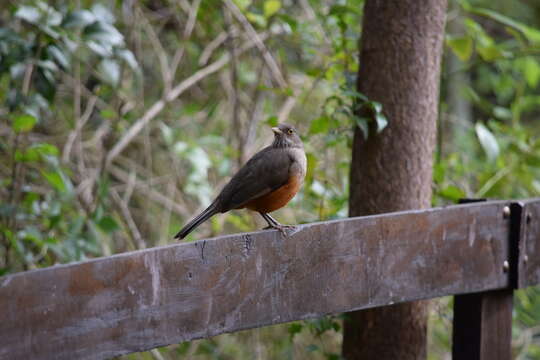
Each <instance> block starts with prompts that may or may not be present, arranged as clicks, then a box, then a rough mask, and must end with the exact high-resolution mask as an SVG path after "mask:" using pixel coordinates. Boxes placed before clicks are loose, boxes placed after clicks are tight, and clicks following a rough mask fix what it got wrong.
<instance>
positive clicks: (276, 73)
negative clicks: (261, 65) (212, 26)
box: [224, 0, 287, 89]
mask: <svg viewBox="0 0 540 360" xmlns="http://www.w3.org/2000/svg"><path fill="white" fill-rule="evenodd" d="M224 2H225V5H227V8H229V10H231V12H232V14H233V15H234V17H235V18H236V20H238V21H239V22H240V23H241V24H242V26H243V27H244V30H246V32H247V34H248V36H249V37H250V38H251V39H253V41H254V42H255V45H256V46H257V49H259V51H260V52H261V54H262V56H263V59H264V61H265V62H266V64H267V65H268V68H269V69H270V73H271V74H272V77H273V78H274V80H275V81H276V83H277V84H278V86H279V87H280V88H281V89H286V88H287V82H286V81H285V78H284V77H283V74H282V73H281V70H280V68H279V66H278V64H277V62H276V60H275V59H274V57H273V56H272V54H271V53H270V51H269V50H268V48H267V47H266V45H265V44H264V42H263V40H262V39H261V37H260V36H259V34H257V31H255V29H254V28H253V26H252V25H251V23H250V22H249V20H248V19H247V18H246V17H245V16H244V14H242V12H241V11H240V9H239V8H238V7H237V6H236V4H234V3H233V2H232V1H231V0H224Z"/></svg>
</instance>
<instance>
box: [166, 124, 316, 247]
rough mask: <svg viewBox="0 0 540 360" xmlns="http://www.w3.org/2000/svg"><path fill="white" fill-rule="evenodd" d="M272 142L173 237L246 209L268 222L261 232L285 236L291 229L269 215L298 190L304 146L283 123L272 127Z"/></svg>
mask: <svg viewBox="0 0 540 360" xmlns="http://www.w3.org/2000/svg"><path fill="white" fill-rule="evenodd" d="M272 131H273V132H274V140H273V142H272V144H271V145H269V146H267V147H265V148H264V149H262V150H261V151H259V152H258V153H256V154H255V155H253V157H252V158H251V159H249V160H248V161H247V162H246V163H245V165H244V166H242V167H241V168H240V170H238V172H237V173H236V174H235V175H234V176H233V177H232V178H231V180H230V181H229V182H228V183H227V185H225V186H224V187H223V190H221V192H220V193H219V195H218V196H217V197H216V198H215V200H214V201H212V203H211V204H210V205H209V206H208V207H207V208H206V209H205V210H204V211H203V212H201V213H200V214H199V215H197V216H196V217H195V218H194V219H193V220H191V221H190V222H189V223H187V224H186V225H185V226H184V227H183V228H182V230H180V231H179V232H178V234H176V235H175V237H174V238H175V239H177V240H181V239H183V238H185V237H186V236H187V235H188V234H189V233H190V232H192V231H193V230H194V229H195V228H196V227H197V226H199V225H200V224H201V223H203V222H204V221H206V220H208V219H209V218H210V217H212V216H214V215H215V214H217V213H225V212H227V211H229V210H233V209H243V208H247V209H249V210H252V211H256V212H258V213H259V214H260V215H261V216H262V217H263V219H264V220H265V221H266V222H267V223H268V227H266V228H265V229H272V228H273V229H277V230H279V231H280V232H281V233H282V234H286V231H285V229H287V228H289V227H291V226H288V225H282V224H280V223H279V222H278V221H277V220H276V219H274V218H273V217H272V216H270V215H269V213H271V212H272V211H275V210H277V209H280V208H282V207H284V206H285V205H287V203H288V202H289V201H290V200H291V199H292V198H293V197H294V196H295V195H296V193H297V192H298V191H299V190H300V188H301V187H302V184H303V182H304V178H305V176H306V171H307V160H306V153H305V151H304V144H303V143H302V140H301V139H300V136H299V135H298V132H297V131H296V129H295V128H294V127H293V126H291V125H287V124H284V123H282V124H279V125H278V126H276V127H272Z"/></svg>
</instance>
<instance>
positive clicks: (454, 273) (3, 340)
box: [0, 201, 509, 359]
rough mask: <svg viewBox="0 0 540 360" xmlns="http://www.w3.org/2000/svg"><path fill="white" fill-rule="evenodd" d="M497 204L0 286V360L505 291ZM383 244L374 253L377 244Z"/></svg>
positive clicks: (100, 265) (131, 347)
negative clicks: (431, 299)
mask: <svg viewBox="0 0 540 360" xmlns="http://www.w3.org/2000/svg"><path fill="white" fill-rule="evenodd" d="M508 204H509V203H508V202H505V201H494V202H485V203H477V204H467V205H459V206H450V207H446V208H436V209H430V210H424V211H408V212H401V213H391V214H384V215H376V216H368V217H361V218H350V219H345V220H337V221H329V222H321V223H314V224H306V225H302V226H299V227H298V229H297V230H296V231H295V232H294V233H291V234H290V235H289V236H288V237H284V236H282V235H280V234H279V233H278V232H277V231H260V232H254V233H247V234H237V235H229V236H222V237H219V238H214V239H208V240H200V241H197V242H193V243H186V244H174V245H169V246H164V247H158V248H152V249H146V250H142V251H136V252H131V253H125V254H120V255H114V256H110V257H106V258H99V259H94V260H90V261H86V262H81V263H74V264H69V265H61V266H56V267H51V268H46V269H40V270H35V271H29V272H24V273H18V274H14V275H10V276H6V277H3V278H0V309H2V310H1V311H0V358H2V359H3V358H9V359H29V358H31V359H73V358H77V359H103V358H110V357H113V356H117V355H120V354H125V353H130V352H135V351H142V350H146V349H151V348H155V347H158V346H162V345H167V344H174V343H178V342H181V341H185V340H191V339H196V338H203V337H210V336H213V335H217V334H221V333H225V332H232V331H237V330H241V329H247V328H254V327H260V326H263V325H269V324H276V323H282V322H288V321H293V320H299V319H306V318H315V317H320V316H322V315H325V314H333V313H341V312H346V311H351V310H357V309H362V308H369V307H376V306H382V305H389V304H393V303H398V302H404V301H411V300H417V299H425V298H433V297H438V296H443V295H449V294H461V293H472V292H479V291H486V290H493V289H502V288H506V287H508V286H509V276H508V272H505V271H503V264H504V262H505V261H507V260H508V256H509V249H508V236H509V219H508V217H505V216H503V208H504V206H506V205H508ZM382 239H384V241H382Z"/></svg>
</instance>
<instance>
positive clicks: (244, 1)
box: [233, 0, 251, 10]
mask: <svg viewBox="0 0 540 360" xmlns="http://www.w3.org/2000/svg"><path fill="white" fill-rule="evenodd" d="M233 2H234V3H235V4H236V6H238V7H239V8H240V9H241V10H245V9H247V8H248V6H249V5H251V0H233Z"/></svg>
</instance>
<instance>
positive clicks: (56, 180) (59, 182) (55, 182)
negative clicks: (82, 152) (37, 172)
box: [41, 171, 67, 193]
mask: <svg viewBox="0 0 540 360" xmlns="http://www.w3.org/2000/svg"><path fill="white" fill-rule="evenodd" d="M41 174H42V175H43V177H44V178H45V180H47V182H48V183H49V184H50V185H51V186H52V187H53V188H55V189H56V190H57V191H59V192H61V193H63V192H66V190H67V187H66V184H65V182H64V179H63V177H62V175H61V174H60V172H59V171H42V172H41Z"/></svg>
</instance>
